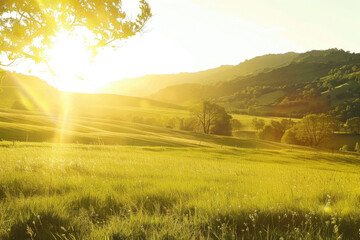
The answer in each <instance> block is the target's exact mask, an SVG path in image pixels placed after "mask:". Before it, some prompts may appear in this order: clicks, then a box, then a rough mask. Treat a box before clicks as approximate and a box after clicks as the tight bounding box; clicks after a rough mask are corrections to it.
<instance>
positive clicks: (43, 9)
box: [0, 0, 151, 65]
mask: <svg viewBox="0 0 360 240" xmlns="http://www.w3.org/2000/svg"><path fill="white" fill-rule="evenodd" d="M139 10H140V11H139V13H138V15H137V16H136V17H135V19H132V18H131V17H128V13H127V12H126V11H125V10H124V9H123V4H122V0H56V1H54V0H2V1H1V5H0V54H2V55H5V56H6V57H7V59H8V60H9V62H8V63H2V65H5V64H11V63H12V62H13V61H15V60H17V59H20V58H27V59H32V60H34V61H35V62H46V61H47V60H48V59H47V56H46V54H45V50H46V49H49V48H50V47H51V46H52V42H53V40H54V37H55V36H56V33H57V32H59V31H62V30H66V31H68V32H73V31H74V30H75V29H79V28H81V29H82V30H86V31H87V32H88V33H89V34H91V35H92V36H93V38H92V41H91V43H90V42H89V43H88V46H87V47H89V48H90V49H91V50H92V51H93V54H94V56H95V55H96V54H97V51H98V49H99V48H103V47H106V46H114V45H113V44H114V43H115V41H116V40H121V39H126V38H129V37H131V36H134V35H135V34H136V33H138V32H140V31H141V30H142V29H143V27H144V25H145V23H146V22H147V21H148V20H149V18H150V17H151V11H150V6H149V4H148V3H147V2H146V1H145V0H140V1H139Z"/></svg>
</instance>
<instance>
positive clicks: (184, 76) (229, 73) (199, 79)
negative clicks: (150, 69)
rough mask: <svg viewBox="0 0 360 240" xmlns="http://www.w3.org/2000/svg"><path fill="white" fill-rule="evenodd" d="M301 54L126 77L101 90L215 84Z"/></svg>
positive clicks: (143, 92) (135, 91)
mask: <svg viewBox="0 0 360 240" xmlns="http://www.w3.org/2000/svg"><path fill="white" fill-rule="evenodd" d="M298 55H299V54H298V53H293V52H290V53H285V54H268V55H265V56H261V57H255V58H253V59H250V60H246V61H244V62H242V63H240V64H239V65H236V66H229V65H225V66H221V67H218V68H214V69H210V70H206V71H200V72H195V73H179V74H166V75H147V76H144V77H139V78H130V79H123V80H121V81H116V82H112V83H110V84H108V85H107V86H105V87H104V88H103V89H102V90H101V91H102V92H106V93H114V94H121V95H129V96H149V95H151V94H154V93H156V92H157V91H159V90H161V89H163V88H166V87H169V86H172V85H177V84H185V83H196V84H215V83H218V82H226V81H229V80H233V79H234V78H236V77H239V76H247V75H250V74H256V73H259V72H262V71H267V70H270V69H272V68H276V67H280V66H283V65H285V64H288V63H290V62H291V61H293V60H294V59H295V58H296V57H297V56H298Z"/></svg>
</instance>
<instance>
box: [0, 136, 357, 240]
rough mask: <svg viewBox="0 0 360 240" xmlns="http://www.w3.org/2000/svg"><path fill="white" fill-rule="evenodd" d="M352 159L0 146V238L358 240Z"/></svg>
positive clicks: (302, 153)
mask: <svg viewBox="0 0 360 240" xmlns="http://www.w3.org/2000/svg"><path fill="white" fill-rule="evenodd" d="M359 161H360V160H359V157H358V156H350V155H340V154H327V153H321V152H315V151H308V150H299V149H298V150H295V149H283V150H280V149H267V150H266V149H254V148H253V149H252V148H248V149H246V148H232V147H222V148H220V147H213V148H207V147H197V148H193V147H187V148H184V147H182V148H178V147H175V148H174V147H127V146H93V145H81V144H72V145H70V144H63V145H61V144H50V143H16V144H15V146H13V145H12V142H2V143H0V162H1V164H0V212H1V215H0V239H5V240H6V239H279V238H281V237H283V238H284V239H300V238H301V239H357V238H358V236H359V229H360V212H359V211H360V210H359V207H358V206H359V203H360V187H359V181H360V174H359V172H360V164H359Z"/></svg>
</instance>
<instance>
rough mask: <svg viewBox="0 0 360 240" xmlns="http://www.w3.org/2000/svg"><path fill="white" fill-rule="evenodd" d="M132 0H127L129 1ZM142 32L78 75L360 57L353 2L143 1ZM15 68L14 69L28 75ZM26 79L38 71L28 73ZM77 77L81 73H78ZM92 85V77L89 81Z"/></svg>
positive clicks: (106, 77) (105, 77) (358, 8)
mask: <svg viewBox="0 0 360 240" xmlns="http://www.w3.org/2000/svg"><path fill="white" fill-rule="evenodd" d="M130 1H133V0H130ZM149 3H150V5H151V7H152V11H153V18H152V19H151V20H150V21H149V22H148V24H147V27H146V31H145V33H143V34H142V35H139V36H137V37H134V38H132V39H129V40H127V41H126V43H125V44H124V45H123V46H122V47H121V48H119V49H117V50H116V51H113V50H111V51H107V52H104V53H103V54H101V55H100V56H99V57H98V59H97V60H96V61H95V62H94V63H93V64H92V66H91V67H90V68H89V69H90V70H89V69H83V73H82V77H84V78H90V77H91V79H97V80H96V81H99V79H101V82H105V81H110V80H119V79H121V78H123V77H136V76H141V75H145V74H154V73H177V72H189V71H190V72H191V71H198V70H202V69H208V68H213V67H217V66H219V65H224V64H238V63H240V62H241V61H243V60H245V59H249V58H252V57H255V56H259V55H264V54H268V53H284V52H288V51H295V52H304V51H307V50H311V49H327V48H335V47H336V48H342V49H344V50H349V51H351V52H360V44H359V43H360V17H359V12H360V1H359V0H342V1H339V0H326V1H325V0H246V1H245V0H149ZM27 68H29V65H27V67H26V66H24V64H23V63H20V64H19V65H18V66H17V67H16V68H14V69H13V70H18V71H19V70H22V71H25V72H26V71H27ZM32 73H33V74H38V75H39V74H40V75H41V74H42V76H44V73H40V72H39V71H38V68H33V71H32ZM80 75H81V74H80ZM93 81H95V80H93Z"/></svg>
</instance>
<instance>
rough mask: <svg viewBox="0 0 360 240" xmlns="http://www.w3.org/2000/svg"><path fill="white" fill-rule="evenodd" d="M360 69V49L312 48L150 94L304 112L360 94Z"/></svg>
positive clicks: (184, 101)
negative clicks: (279, 62)
mask: <svg viewBox="0 0 360 240" xmlns="http://www.w3.org/2000/svg"><path fill="white" fill-rule="evenodd" d="M359 68H360V54H355V53H350V52H345V51H343V50H338V49H329V50H325V51H310V52H307V53H303V54H299V55H297V57H296V58H294V59H293V61H291V62H290V63H288V64H286V65H283V66H280V67H278V68H273V69H271V70H265V71H263V72H260V73H257V74H252V75H248V76H245V77H236V78H234V79H233V80H231V81H226V82H218V83H216V84H192V85H186V84H179V85H174V86H170V87H167V88H164V89H161V90H160V91H158V92H157V93H155V94H153V95H152V96H151V98H152V99H156V100H159V101H166V102H172V103H177V104H187V103H189V102H192V103H194V102H198V101H201V100H204V99H212V100H215V101H217V102H219V103H223V105H224V106H227V105H231V106H232V109H234V107H235V108H238V109H242V110H243V109H246V111H248V109H249V108H253V109H254V108H256V109H257V110H256V111H255V112H253V114H254V113H256V112H257V113H264V112H268V113H269V114H271V113H274V112H275V111H276V112H277V113H279V112H280V113H281V114H284V115H287V114H288V113H289V112H295V113H296V115H298V116H301V115H302V114H305V113H308V112H326V111H330V110H331V109H334V108H336V107H337V106H340V105H342V104H344V103H351V102H352V101H354V100H356V99H357V98H358V97H359V96H358V95H359V94H360V92H359V94H357V91H358V89H359V86H360V75H359V74H358V72H359ZM345 83H346V85H344V84H345ZM359 90H360V89H359ZM324 92H326V93H324ZM265 106H267V107H266V108H265ZM346 106H349V104H348V105H345V108H346ZM356 106H357V105H356ZM347 108H348V109H349V107H347ZM354 109H357V107H356V108H354ZM337 114H338V113H337ZM338 115H340V114H338ZM350 115H351V114H350Z"/></svg>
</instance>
